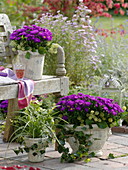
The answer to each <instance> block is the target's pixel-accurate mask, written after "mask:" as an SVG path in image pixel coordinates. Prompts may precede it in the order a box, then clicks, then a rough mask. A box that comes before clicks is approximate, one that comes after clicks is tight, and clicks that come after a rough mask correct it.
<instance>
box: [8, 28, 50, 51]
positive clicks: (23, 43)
mask: <svg viewBox="0 0 128 170" xmlns="http://www.w3.org/2000/svg"><path fill="white" fill-rule="evenodd" d="M10 40H13V41H15V45H14V48H16V50H20V49H21V48H22V47H23V48H24V49H25V50H28V49H32V51H36V50H37V51H38V50H39V49H40V47H43V48H42V49H44V52H46V51H48V49H49V48H50V44H48V43H47V41H51V40H52V32H51V31H50V30H48V29H46V28H42V27H39V26H37V25H31V26H26V25H25V26H23V28H21V29H17V30H15V31H13V33H12V34H11V35H10ZM38 52H40V50H39V51H38ZM41 54H42V51H41Z"/></svg>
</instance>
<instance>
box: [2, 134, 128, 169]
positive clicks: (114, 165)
mask: <svg viewBox="0 0 128 170" xmlns="http://www.w3.org/2000/svg"><path fill="white" fill-rule="evenodd" d="M7 146H8V143H4V142H3V140H2V136H0V166H12V165H20V166H22V165H27V166H28V167H31V166H32V167H38V168H40V169H41V170H86V169H89V170H113V169H115V170H128V134H120V133H119V134H118V133H114V134H112V135H111V136H110V137H109V139H108V141H107V142H106V143H105V145H104V148H103V156H102V157H100V158H96V157H95V158H92V159H91V162H89V163H85V162H84V161H79V162H75V163H60V154H59V153H58V152H57V151H55V150H54V146H52V145H51V146H50V147H49V148H47V152H46V154H45V159H44V161H43V162H40V163H31V162H29V161H28V159H27V155H26V154H21V155H19V156H17V155H15V153H14V152H13V151H12V149H13V148H15V147H16V146H17V144H16V143H12V144H10V146H9V148H7ZM109 153H112V154H114V156H118V157H117V158H114V159H107V157H108V155H109Z"/></svg>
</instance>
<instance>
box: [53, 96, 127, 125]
mask: <svg viewBox="0 0 128 170" xmlns="http://www.w3.org/2000/svg"><path fill="white" fill-rule="evenodd" d="M55 112H56V114H55V116H58V117H60V118H62V119H64V120H66V121H67V122H68V123H69V124H73V125H75V126H83V125H90V126H91V125H92V124H97V125H98V127H100V128H106V127H113V126H116V125H118V121H119V119H120V118H121V117H122V116H123V114H122V112H124V110H123V109H121V107H120V106H119V105H118V104H117V103H116V102H114V100H113V99H109V98H102V97H98V96H91V95H85V94H83V93H78V94H72V95H69V96H64V97H62V98H60V100H59V102H58V103H57V107H56V108H55ZM61 123H64V122H63V121H62V122H61Z"/></svg>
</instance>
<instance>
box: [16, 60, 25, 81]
mask: <svg viewBox="0 0 128 170" xmlns="http://www.w3.org/2000/svg"><path fill="white" fill-rule="evenodd" d="M14 70H15V74H16V77H17V79H18V80H23V78H24V74H25V66H24V65H23V64H19V63H18V64H14Z"/></svg>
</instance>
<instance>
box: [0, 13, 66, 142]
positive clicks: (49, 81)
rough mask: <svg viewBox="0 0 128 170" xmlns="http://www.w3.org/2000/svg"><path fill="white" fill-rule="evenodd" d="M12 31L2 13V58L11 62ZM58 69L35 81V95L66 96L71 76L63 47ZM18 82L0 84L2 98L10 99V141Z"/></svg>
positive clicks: (0, 23)
mask: <svg viewBox="0 0 128 170" xmlns="http://www.w3.org/2000/svg"><path fill="white" fill-rule="evenodd" d="M11 32H12V26H11V23H10V20H9V18H8V16H7V15H6V14H0V58H5V59H6V58H7V59H8V60H9V62H10V64H11V57H12V56H13V55H15V54H14V53H12V50H11V47H10V46H9V34H10V33H11ZM57 60H58V64H57V69H56V75H55V76H47V75H43V78H42V80H39V81H35V82H36V83H35V87H34V93H33V95H40V94H46V93H54V94H55V95H59V96H64V95H67V94H68V90H69V78H68V77H66V76H65V74H66V70H65V57H64V51H63V48H62V47H58V52H57ZM17 95H18V84H16V83H7V82H6V83H5V84H0V100H5V99H8V112H7V118H6V126H5V131H4V137H3V141H4V142H8V141H9V138H10V136H11V134H12V133H13V126H12V123H11V120H12V119H13V118H14V116H15V115H16V112H15V111H17V110H19V109H18V104H17Z"/></svg>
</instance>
